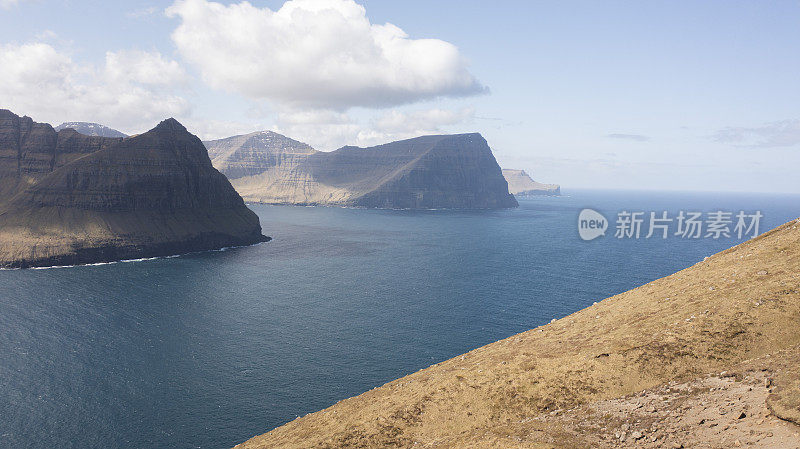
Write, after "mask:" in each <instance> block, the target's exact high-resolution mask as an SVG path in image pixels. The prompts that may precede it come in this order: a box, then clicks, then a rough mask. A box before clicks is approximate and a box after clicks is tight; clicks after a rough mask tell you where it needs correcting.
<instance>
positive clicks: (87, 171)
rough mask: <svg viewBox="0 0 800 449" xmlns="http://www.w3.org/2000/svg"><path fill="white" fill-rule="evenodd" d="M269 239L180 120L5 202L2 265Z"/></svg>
mask: <svg viewBox="0 0 800 449" xmlns="http://www.w3.org/2000/svg"><path fill="white" fill-rule="evenodd" d="M64 132H69V133H70V134H69V135H72V136H73V137H74V135H77V133H76V132H74V131H71V130H70V131H66V130H65V131H61V133H64ZM59 135H60V133H59ZM46 143H47V144H48V145H49V144H50V142H49V141H47V142H46ZM265 239H266V238H265V237H263V236H262V235H261V227H260V225H259V220H258V217H257V216H256V215H255V213H253V212H252V211H250V210H249V209H248V208H247V207H246V206H245V204H244V201H243V200H242V198H241V197H240V196H239V195H238V194H237V193H236V191H235V190H234V189H233V187H232V186H231V185H230V183H229V182H228V180H227V179H226V178H225V177H224V176H223V175H222V174H221V173H219V172H218V171H217V170H216V169H214V168H213V167H212V165H211V160H210V159H209V157H208V154H207V152H206V150H205V148H204V147H203V144H202V142H201V141H200V139H198V138H197V137H195V136H193V135H192V134H190V133H189V132H188V131H187V130H186V128H184V127H183V126H182V125H181V124H180V123H178V122H177V121H176V120H174V119H169V120H165V121H163V122H161V123H160V124H159V125H158V126H157V127H156V128H154V129H152V130H151V131H149V132H147V133H144V134H140V135H138V136H135V137H131V138H128V139H125V140H122V141H119V142H117V143H116V144H114V145H110V146H108V147H106V148H102V149H99V150H97V151H94V152H92V153H90V154H88V155H85V156H83V157H80V158H77V159H74V160H72V161H70V162H67V163H64V164H63V165H61V166H60V167H58V168H56V169H55V170H53V171H52V172H51V173H49V174H47V175H45V176H42V177H41V178H40V179H38V180H36V181H35V182H32V183H31V184H30V185H27V186H25V187H23V188H22V189H21V190H20V191H19V192H18V193H16V194H15V195H14V196H13V197H12V198H11V199H10V200H8V201H6V202H5V203H4V204H2V205H0V266H5V267H28V266H48V265H67V264H79V263H94V262H106V261H113V260H120V259H128V258H140V257H153V256H163V255H171V254H179V253H185V252H190V251H200V250H208V249H216V248H221V247H225V246H237V245H247V244H252V243H257V242H260V241H264V240H265Z"/></svg>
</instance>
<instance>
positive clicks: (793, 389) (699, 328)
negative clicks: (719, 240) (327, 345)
mask: <svg viewBox="0 0 800 449" xmlns="http://www.w3.org/2000/svg"><path fill="white" fill-rule="evenodd" d="M799 227H800V219H799V220H796V221H792V222H790V223H787V224H785V225H783V226H780V227H779V228H777V229H774V230H772V231H770V232H767V233H766V234H764V235H762V236H760V237H758V238H756V239H753V240H751V241H748V242H746V243H743V244H741V245H739V246H736V247H734V248H731V249H729V250H726V251H723V252H721V253H719V254H716V255H714V256H712V257H710V258H708V259H707V260H705V261H703V262H700V263H698V264H696V265H694V266H692V267H690V268H687V269H685V270H683V271H680V272H678V273H675V274H673V275H671V276H668V277H665V278H663V279H659V280H656V281H654V282H651V283H649V284H646V285H644V286H641V287H638V288H636V289H633V290H630V291H628V292H625V293H622V294H619V295H616V296H613V297H611V298H608V299H606V300H604V301H601V302H599V303H597V304H596V305H594V306H592V307H589V308H586V309H584V310H581V311H579V312H576V313H574V314H572V315H569V316H567V317H565V318H563V319H560V320H558V321H556V322H554V323H551V324H548V325H546V326H542V327H539V328H536V329H533V330H530V331H528V332H524V333H522V334H519V335H515V336H513V337H510V338H507V339H505V340H502V341H498V342H496V343H493V344H490V345H487V346H484V347H482V348H478V349H476V350H474V351H471V352H469V353H467V354H464V355H462V356H459V357H456V358H453V359H451V360H448V361H446V362H443V363H440V364H437V365H433V366H431V367H429V368H427V369H424V370H421V371H419V372H417V373H414V374H411V375H409V376H406V377H403V378H401V379H398V380H395V381H393V382H390V383H388V384H386V385H384V386H382V387H380V388H377V389H374V390H372V391H369V392H366V393H364V394H362V395H360V396H358V397H354V398H351V399H347V400H344V401H341V402H339V403H337V404H335V405H334V406H332V407H330V408H328V409H325V410H322V411H320V412H317V413H313V414H310V415H308V416H305V417H302V418H299V419H296V420H294V421H292V422H290V423H288V424H286V425H284V426H282V427H279V428H277V429H275V430H272V431H271V432H269V433H266V434H264V435H261V436H258V437H255V438H253V439H251V440H249V441H247V442H245V443H243V444H241V445H239V446H237V447H239V448H248V449H250V448H284V449H290V448H383V447H425V448H498V447H501V448H506V447H515V448H534V447H597V446H604V447H616V446H620V445H624V444H629V443H631V442H632V441H633V442H635V444H644V443H645V442H647V443H648V444H652V445H653V447H683V446H682V445H686V447H695V446H696V447H735V446H737V445H743V444H757V445H759V447H790V448H794V447H798V446H795V444H798V445H800V443H798V442H800V438H798V437H797V431H798V429H800V427H795V426H794V424H788V423H786V422H783V421H779V420H776V419H774V418H773V417H772V416H773V415H769V416H767V413H770V411H771V413H772V414H777V415H778V416H780V417H782V418H784V419H797V417H798V416H800V408H798V407H800V396H798V392H800V382H798V378H797V368H796V366H797V365H796V364H793V363H792V362H791V361H792V360H800V357H798V353H800V352H799V351H798V345H800V229H799ZM712 373H715V376H712V377H708V376H709V375H710V374H712ZM759 385H760V387H758V386H759ZM754 386H755V387H754ZM703 395H707V396H703ZM726 395H729V396H726ZM648 398H649V399H648ZM653 398H655V399H653ZM648 401H650V402H648ZM737 401H739V402H737ZM765 402H766V404H765ZM717 403H719V406H718V407H716V405H715V404H717ZM631 404H633V405H631ZM670 407H672V408H670ZM714 407H716V408H714ZM736 407H741V408H740V409H737V408H736ZM767 407H769V408H767ZM712 408H713V409H714V413H711V411H710V410H711V409H712ZM629 409H630V411H628V410H629ZM744 410H747V411H746V412H745V411H744ZM692 413H696V415H693V414H692ZM703 413H709V414H710V415H709V417H708V418H707V419H708V420H712V418H713V420H712V421H708V422H710V423H711V424H706V422H707V419H706V418H705V417H703V418H697V420H696V421H692V422H689V421H681V420H682V419H683V420H685V419H694V418H692V417H693V416H705V415H702V414H703ZM731 413H734V415H735V416H734V415H731ZM711 414H713V416H711ZM753 414H755V416H753ZM742 415H745V416H742ZM730 416H732V417H731V418H730V420H731V422H730V423H727V424H726V423H722V424H720V422H721V421H720V419H721V418H725V417H730ZM740 417H741V418H740ZM718 424H719V425H718ZM745 425H747V426H752V427H749V428H747V427H741V426H745ZM637 426H638V427H641V428H642V429H643V430H644V432H640V431H639V430H636V431H635V432H633V431H634V428H637V429H638V427H637ZM704 426H705V427H704ZM708 426H712V427H708ZM737 426H739V427H737ZM765 426H772V427H769V428H768V429H767V428H766V427H765ZM780 426H784V427H780ZM785 426H788V428H786V427H785ZM740 427H741V428H740ZM702 429H706V430H707V432H706V431H705V430H703V431H701V430H702ZM737 429H738V430H737ZM734 431H735V432H740V431H741V432H740V433H741V435H742V436H741V437H736V439H735V441H734V440H733V439H731V437H732V436H733V435H739V434H738V433H734ZM632 432H633V433H632ZM681 438H682V439H684V441H680V439H681ZM739 438H742V439H741V440H740V439H739ZM746 438H750V440H747V439H746ZM786 438H788V440H787V439H786ZM792 438H794V440H793V441H792V440H791V439H792ZM751 440H752V441H751ZM631 444H632V443H631Z"/></svg>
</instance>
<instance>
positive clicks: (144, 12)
mask: <svg viewBox="0 0 800 449" xmlns="http://www.w3.org/2000/svg"><path fill="white" fill-rule="evenodd" d="M159 11H161V8H159V7H158V6H148V7H145V8H139V9H134V10H133V11H128V12H126V13H125V16H126V17H128V18H130V19H141V18H144V17H152V16H154V15H155V14H156V13H157V12H159Z"/></svg>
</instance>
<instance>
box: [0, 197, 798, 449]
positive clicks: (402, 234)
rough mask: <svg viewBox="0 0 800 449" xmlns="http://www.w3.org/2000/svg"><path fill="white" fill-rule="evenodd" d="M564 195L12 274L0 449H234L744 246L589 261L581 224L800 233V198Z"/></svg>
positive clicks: (691, 245)
mask: <svg viewBox="0 0 800 449" xmlns="http://www.w3.org/2000/svg"><path fill="white" fill-rule="evenodd" d="M566 194H567V196H565V197H560V198H538V199H529V200H520V208H519V209H515V210H505V211H493V212H453V211H386V210H359V209H337V208H306V207H280V206H258V205H256V206H252V208H253V210H255V211H256V212H257V213H258V214H259V215H260V217H261V223H262V226H263V227H264V231H265V234H267V235H270V236H272V237H273V238H274V240H273V241H272V242H269V243H265V244H261V245H257V246H253V247H248V248H239V249H232V250H229V251H223V252H208V253H202V254H193V255H188V256H183V257H177V258H171V259H157V260H148V261H141V262H128V263H117V264H109V265H99V266H86V267H73V268H54V269H45V270H17V271H0V447H3V448H5V447H14V448H16V447H32V448H38V447H59V448H86V447H107V448H128V447H131V448H133V447H135V448H165V447H174V448H195V447H196V448H224V447H230V446H232V445H234V444H236V443H239V442H242V441H244V440H245V439H247V438H249V437H251V436H254V435H256V434H259V433H263V432H265V431H267V430H269V429H271V428H273V427H276V426H279V425H281V424H283V423H285V422H287V421H290V420H292V419H294V418H295V417H296V416H298V415H304V414H306V413H309V412H313V411H316V410H318V409H321V408H324V407H326V406H329V405H331V404H333V403H334V402H336V401H338V400H340V399H343V398H346V397H349V396H353V395H357V394H359V393H361V392H364V391H366V390H369V389H371V388H373V387H375V386H378V385H381V384H383V383H385V382H387V381H389V380H392V379H394V378H397V377H399V376H403V375H405V374H408V373H411V372H414V371H416V370H418V369H420V368H423V367H426V366H428V365H430V364H432V363H436V362H439V361H442V360H445V359H448V358H450V357H453V356H455V355H458V354H461V353H463V352H466V351H469V350H471V349H474V348H476V347H478V346H481V345H484V344H486V343H490V342H492V341H495V340H498V339H501V338H504V337H507V336H509V335H512V334H514V333H517V332H521V331H524V330H527V329H530V328H533V327H536V326H539V325H541V324H544V323H547V322H549V321H550V320H551V319H552V318H559V317H562V316H564V315H567V314H569V313H571V312H574V311H576V310H578V309H581V308H583V307H586V306H588V305H590V304H591V303H592V302H593V301H598V300H601V299H603V298H605V297H607V296H609V295H613V294H615V293H619V292H622V291H625V290H627V289H630V288H632V287H635V286H638V285H641V284H643V283H646V282H649V281H651V280H654V279H656V278H659V277H662V276H665V275H668V274H670V273H673V272H675V271H677V270H680V269H682V268H685V267H687V266H690V265H692V264H693V263H695V262H697V261H700V260H702V259H703V257H705V256H708V255H710V254H713V253H715V252H717V251H719V250H722V249H724V248H726V247H729V246H732V245H733V244H735V243H736V242H737V241H738V240H736V239H735V238H732V239H721V240H713V239H699V240H681V239H679V238H675V237H672V238H669V239H666V240H662V239H652V238H651V239H649V240H646V239H644V238H641V239H639V240H632V239H625V240H618V239H615V238H614V237H613V234H614V230H613V229H610V230H609V232H608V233H607V236H606V237H601V238H599V239H597V240H594V241H591V242H584V241H581V240H580V239H579V237H578V234H577V223H576V222H577V215H578V212H579V210H580V209H582V208H584V207H590V208H594V209H597V210H599V211H601V212H603V213H604V214H605V215H606V217H608V218H609V219H610V220H611V222H612V228H613V225H614V222H615V221H616V215H617V213H618V212H619V211H621V210H628V211H645V212H649V211H657V212H660V211H661V210H668V211H671V215H673V216H674V214H676V213H677V212H678V211H679V210H687V211H688V210H702V211H711V210H717V209H721V210H726V211H731V212H738V211H739V210H746V211H748V212H752V211H755V210H760V211H761V212H762V213H763V214H764V218H763V219H762V223H761V230H762V231H766V230H767V229H769V228H772V227H774V226H776V225H778V224H780V223H783V222H785V221H788V220H789V219H792V218H796V217H798V216H800V197H798V196H779V195H742V194H736V195H732V194H731V195H721V194H688V193H686V194H678V193H669V194H667V193H663V194H661V193H632V192H600V191H597V192H588V191H574V192H569V191H567V192H566ZM648 215H649V214H648ZM646 224H647V223H645V226H646ZM643 232H644V233H646V229H644V230H643ZM642 237H644V234H643V235H642Z"/></svg>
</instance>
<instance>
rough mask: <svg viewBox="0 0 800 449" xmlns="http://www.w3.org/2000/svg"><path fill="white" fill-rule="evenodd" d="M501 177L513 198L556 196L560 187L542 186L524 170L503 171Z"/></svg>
mask: <svg viewBox="0 0 800 449" xmlns="http://www.w3.org/2000/svg"><path fill="white" fill-rule="evenodd" d="M503 177H505V178H506V181H508V191H509V192H511V193H512V194H514V195H515V196H539V195H544V196H558V195H561V187H560V186H559V185H558V184H542V183H541V182H536V181H534V180H533V179H531V177H530V176H529V175H528V174H527V173H525V170H510V169H506V168H504V169H503Z"/></svg>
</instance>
